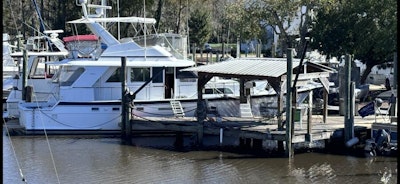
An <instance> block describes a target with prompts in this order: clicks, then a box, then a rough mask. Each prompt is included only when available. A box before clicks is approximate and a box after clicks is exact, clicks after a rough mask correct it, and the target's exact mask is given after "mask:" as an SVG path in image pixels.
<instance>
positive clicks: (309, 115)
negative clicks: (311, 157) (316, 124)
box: [306, 90, 313, 142]
mask: <svg viewBox="0 0 400 184" xmlns="http://www.w3.org/2000/svg"><path fill="white" fill-rule="evenodd" d="M312 99H313V91H312V90H310V91H309V92H308V109H307V134H306V141H309V142H311V139H312V137H311V133H312V111H313V110H312V108H313V107H312V104H313V100H312Z"/></svg>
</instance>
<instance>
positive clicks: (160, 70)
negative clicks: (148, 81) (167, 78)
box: [152, 67, 163, 83]
mask: <svg viewBox="0 0 400 184" xmlns="http://www.w3.org/2000/svg"><path fill="white" fill-rule="evenodd" d="M156 75H158V76H156ZM152 76H153V83H163V68H161V67H154V68H153V73H152Z"/></svg>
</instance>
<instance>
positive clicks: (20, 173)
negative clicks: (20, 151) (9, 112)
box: [3, 118, 28, 183]
mask: <svg viewBox="0 0 400 184" xmlns="http://www.w3.org/2000/svg"><path fill="white" fill-rule="evenodd" d="M3 126H4V127H5V128H6V132H7V137H8V139H9V141H10V145H11V149H12V151H13V156H14V158H15V161H16V162H17V167H18V170H19V175H20V176H21V178H22V181H23V182H24V183H28V182H27V181H26V179H25V176H24V173H23V172H22V169H21V166H20V164H19V161H18V158H17V154H16V153H15V148H14V145H13V142H12V140H11V135H10V131H9V130H8V126H7V123H6V120H5V119H4V118H3Z"/></svg>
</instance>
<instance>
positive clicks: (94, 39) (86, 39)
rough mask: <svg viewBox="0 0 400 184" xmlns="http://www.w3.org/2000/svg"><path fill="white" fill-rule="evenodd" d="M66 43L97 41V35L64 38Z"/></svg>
mask: <svg viewBox="0 0 400 184" xmlns="http://www.w3.org/2000/svg"><path fill="white" fill-rule="evenodd" d="M63 40H64V42H72V41H97V40H99V38H97V36H96V35H76V36H68V37H64V38H63Z"/></svg>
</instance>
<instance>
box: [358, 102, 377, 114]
mask: <svg viewBox="0 0 400 184" xmlns="http://www.w3.org/2000/svg"><path fill="white" fill-rule="evenodd" d="M374 106H375V104H374V102H370V103H369V104H367V105H365V106H364V107H362V108H361V109H360V110H358V114H359V115H360V116H361V117H365V116H368V115H371V114H375V107H374Z"/></svg>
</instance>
